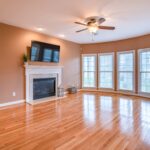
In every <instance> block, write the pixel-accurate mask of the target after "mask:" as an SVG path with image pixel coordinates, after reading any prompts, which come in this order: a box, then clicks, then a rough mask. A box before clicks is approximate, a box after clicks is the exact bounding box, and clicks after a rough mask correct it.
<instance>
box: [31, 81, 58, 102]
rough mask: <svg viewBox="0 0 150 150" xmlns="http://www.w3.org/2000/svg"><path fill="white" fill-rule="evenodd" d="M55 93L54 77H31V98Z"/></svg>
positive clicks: (39, 97)
mask: <svg viewBox="0 0 150 150" xmlns="http://www.w3.org/2000/svg"><path fill="white" fill-rule="evenodd" d="M55 95H56V78H39V79H38V78H36V79H33V100H37V99H41V98H46V97H51V96H55Z"/></svg>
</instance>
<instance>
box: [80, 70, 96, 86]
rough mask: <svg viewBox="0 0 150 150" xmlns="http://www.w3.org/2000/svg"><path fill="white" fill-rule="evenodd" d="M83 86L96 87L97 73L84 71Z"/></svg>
mask: <svg viewBox="0 0 150 150" xmlns="http://www.w3.org/2000/svg"><path fill="white" fill-rule="evenodd" d="M83 86H84V87H95V73H94V72H84V73H83Z"/></svg>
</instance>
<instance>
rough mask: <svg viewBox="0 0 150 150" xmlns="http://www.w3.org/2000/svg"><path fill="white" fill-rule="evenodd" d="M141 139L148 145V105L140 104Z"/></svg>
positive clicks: (149, 134) (149, 123) (149, 136)
mask: <svg viewBox="0 0 150 150" xmlns="http://www.w3.org/2000/svg"><path fill="white" fill-rule="evenodd" d="M141 139H142V140H143V141H144V142H145V143H147V144H149V145H150V103H149V102H146V101H145V102H144V101H142V102H141Z"/></svg>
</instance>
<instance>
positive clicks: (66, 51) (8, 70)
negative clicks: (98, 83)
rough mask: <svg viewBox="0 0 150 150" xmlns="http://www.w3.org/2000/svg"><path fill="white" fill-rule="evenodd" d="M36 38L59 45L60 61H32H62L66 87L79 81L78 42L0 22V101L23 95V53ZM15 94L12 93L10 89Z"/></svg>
mask: <svg viewBox="0 0 150 150" xmlns="http://www.w3.org/2000/svg"><path fill="white" fill-rule="evenodd" d="M31 40H37V41H42V42H47V43H52V44H57V45H60V46H61V50H60V63H59V64H52V63H31V64H35V65H37V64H38V65H61V66H64V69H63V85H64V87H65V88H67V87H69V86H71V85H78V86H79V84H80V45H78V44H75V43H73V42H69V41H65V40H61V39H57V38H54V37H50V36H46V35H43V34H40V33H36V32H32V31H29V30H25V29H21V28H17V27H14V26H9V25H6V24H2V23H0V102H2V101H13V100H20V99H24V98H25V92H24V89H25V88H24V87H25V82H24V69H23V61H22V55H23V54H24V53H26V52H27V47H30V46H31ZM13 91H14V92H16V96H15V97H13V96H12V92H13Z"/></svg>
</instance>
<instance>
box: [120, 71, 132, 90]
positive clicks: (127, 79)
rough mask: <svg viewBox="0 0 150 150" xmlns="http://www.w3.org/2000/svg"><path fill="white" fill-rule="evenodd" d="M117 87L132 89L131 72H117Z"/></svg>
mask: <svg viewBox="0 0 150 150" xmlns="http://www.w3.org/2000/svg"><path fill="white" fill-rule="evenodd" d="M119 88H120V89H121V90H133V73H127V72H121V73H119Z"/></svg>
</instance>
